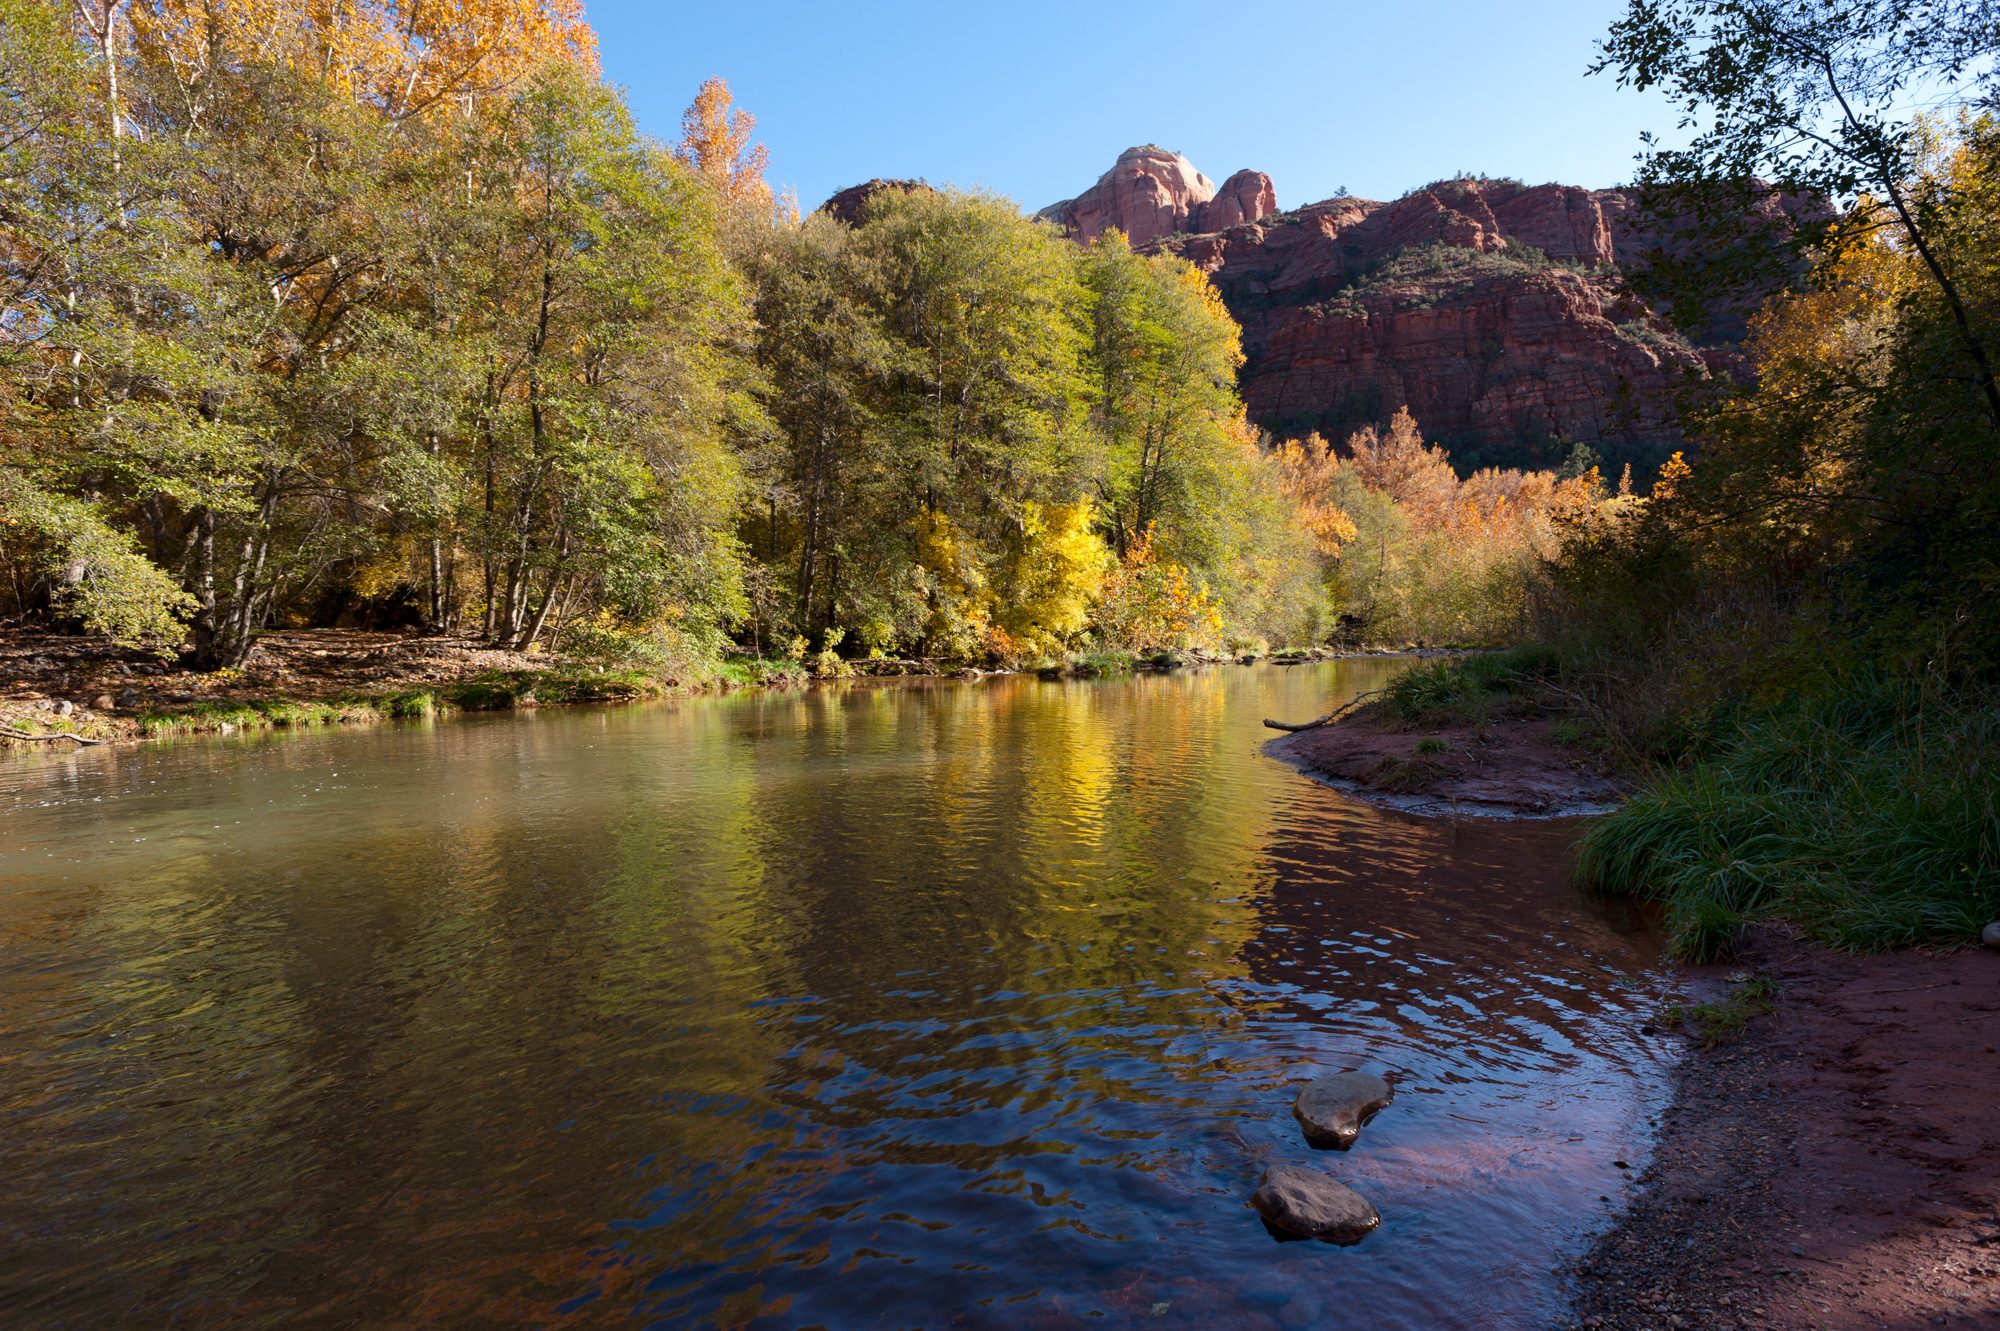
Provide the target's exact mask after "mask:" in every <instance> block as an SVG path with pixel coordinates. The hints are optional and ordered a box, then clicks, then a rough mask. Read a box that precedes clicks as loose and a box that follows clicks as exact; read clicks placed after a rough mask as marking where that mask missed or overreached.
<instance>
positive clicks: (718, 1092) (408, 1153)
mask: <svg viewBox="0 0 2000 1331" xmlns="http://www.w3.org/2000/svg"><path fill="white" fill-rule="evenodd" d="M1396 668H1397V667H1396V666H1395V665H1394V664H1393V663H1388V662H1382V661H1369V660H1360V661H1346V662H1333V663H1324V664H1319V665H1308V666H1299V667H1291V668H1285V667H1278V666H1256V667H1249V668H1243V667H1224V668H1215V669H1208V670H1202V671H1193V672H1179V673H1174V674H1170V675H1162V676H1142V677H1138V678H1133V679H1124V680H1107V681H1093V682H1083V681H1076V682H1063V683H1054V682H1045V681H1040V680H1036V679H1033V678H1018V677H1010V678H1000V679H990V680H985V681H980V682H971V683H903V684H893V685H880V686H861V685H855V686H833V687H820V688H815V689H812V690H808V691H804V692H799V693H789V694H786V693H775V694H741V695H735V696H729V697H721V698H698V699H688V700H680V701H674V702H668V703H661V704H652V705H644V706H631V707H623V708H607V709H549V710H545V711H541V712H524V713H515V714H509V715H503V716H495V717H472V718H465V719H460V720H452V721H445V722H439V723H434V724H432V723H420V722H412V723H399V724H395V725H388V726H381V727H375V728H356V729H349V730H336V731H322V732H312V733H301V734H286V733H278V734H269V735H257V736H237V737H230V738H224V739H210V740H198V741H186V742H180V743H174V744H157V745H151V746H145V747H139V748H123V749H113V748H103V749H95V750H89V751H85V752H82V753H79V754H76V755H66V756H58V755H35V756H30V757H27V758H20V759H15V760H12V761H9V762H8V763H6V764H5V765H4V766H0V1116H4V1118H0V1123H3V1124H4V1126H3V1127H0V1180H4V1183H0V1307H4V1308H6V1309H7V1310H8V1311H7V1312H6V1313H5V1314H4V1315H0V1320H4V1321H5V1322H6V1323H7V1324H8V1325H9V1326H15V1327H65V1326H74V1327H92V1328H95V1327H103V1326H112V1325H147V1326H163V1325H169V1324H172V1325H185V1326H217V1325H220V1326H287V1327H290V1326H315V1327H317V1326H326V1327H332V1326H368V1327H386V1326H420V1325H423V1326H429V1325H454V1326H455V1325H466V1326H489V1327H500V1326H577V1327H585V1326H591V1327H594V1326H648V1325H656V1326H664V1327H681V1326H751V1327H759V1328H763V1327H773V1328H775V1327H794V1326H800V1327H804V1326H823V1327H829V1328H850V1327H857V1328H858V1327H892V1326H893V1327H914V1326H931V1327H947V1326H969V1327H1009V1328H1012V1327H1065V1326H1072V1325H1084V1324H1088V1325H1096V1326H1124V1325H1142V1324H1143V1325H1147V1326H1162V1327H1166V1326H1190V1327H1204V1326H1215V1325H1227V1326H1229V1327H1230V1328H1232V1331H1253V1329H1255V1328H1265V1327H1335V1328H1345V1327H1355V1328H1361V1327H1366V1328H1371V1329H1372V1331H1389V1329H1393V1328H1408V1329H1410V1331H1429V1329H1430V1328H1438V1327H1457V1326H1468V1325H1480V1326H1482V1327H1484V1328H1489V1329H1492V1328H1511V1327H1523V1328H1527V1327H1542V1326H1546V1325H1547V1324H1548V1322H1549V1320H1550V1318H1551V1317H1552V1316H1554V1315H1555V1312H1556V1309H1557V1304H1556V1302H1555V1300H1556V1298H1557V1291H1558V1286H1557V1278H1556V1276H1555V1275H1554V1274H1552V1272H1553V1270H1554V1268H1556V1267H1558V1266H1559V1265H1560V1264H1561V1263H1562V1262H1563V1261H1564V1260H1565V1258H1572V1259H1573V1257H1574V1255H1575V1253H1576V1252H1578V1251H1579V1250H1580V1247H1581V1245H1582V1243H1583V1241H1584V1240H1585V1238H1586V1237H1587V1235H1588V1234H1589V1233H1590V1232H1591V1230H1592V1228H1593V1227H1594V1226H1598V1225H1601V1224H1602V1223H1604V1221H1605V1219H1606V1218H1607V1216H1608V1215H1609V1213H1610V1211H1611V1209H1612V1207H1613V1206H1615V1205H1616V1204H1617V1201H1618V1199H1619V1198H1620V1197H1621V1196H1622V1191H1623V1187H1624V1180H1625V1179H1626V1178H1627V1177H1628V1176H1629V1173H1630V1172H1635V1171H1636V1168H1637V1167H1638V1166H1639V1165H1640V1163H1641V1157H1642V1155H1643V1154H1644V1152H1645V1151H1646V1149H1647V1147H1646V1140H1647V1133H1648V1127H1647V1123H1648V1120H1649V1118H1650V1117H1651V1115H1652V1114H1653V1113H1654V1112H1656V1110H1657V1108H1658V1106H1659V1103H1660V1100H1661V1097H1662V1093H1663V1089H1664V1082H1665V1074H1666V1071H1667V1056H1666V1053H1665V1046H1664V1045H1663V1044H1662V1043H1661V1042H1660V1041H1659V1040H1658V1039H1656V1038H1653V1037H1649V1036H1647V1035H1646V1034H1644V1033H1643V1032H1642V1030H1641V1023H1642V1022H1643V1021H1644V1020H1645V1019H1646V1016H1647V1014H1648V1013H1650V1011H1651V1010H1652V1007H1653V1005H1654V1004H1655V1003H1656V1002H1657V1001H1658V997H1659V992H1660V986H1661V983H1662V981H1661V979H1660V977H1659V972H1658V969H1657V951H1656V946H1655V943H1654V940H1653V939H1652V938H1651V937H1650V936H1649V935H1648V934H1647V933H1646V932H1645V931H1644V930H1643V929H1641V928H1639V927H1638V926H1637V925H1636V924H1635V923H1633V922H1632V921H1629V920H1627V919H1623V918H1620V917H1619V916H1618V915H1616V914H1615V913H1613V912H1611V911H1609V910H1608V909H1606V908H1604V907H1600V906H1597V905H1594V904H1593V903H1590V902H1588V901H1586V900H1584V899H1582V898H1580V897H1579V896H1578V895H1577V894H1576V893H1575V892H1574V891H1573V890H1572V889H1571V888H1570V887H1569V886H1568V884H1567V880H1566V875H1565V860H1566V844H1567V840H1568V838H1569V836H1570V835H1571V832H1570V830H1569V829H1566V828H1564V827H1563V826H1561V825H1557V824H1549V823H1542V824H1535V823H1479V822H1470V823H1461V824H1454V823H1451V822H1446V821H1422V820H1417V819H1412V818H1410V817H1406V816H1403V815H1398V814H1393V813H1385V812H1379V811H1375V810H1372V809H1369V808H1366V807H1363V806H1361V805H1358V804H1356V803H1354V802H1353V801H1351V800H1350V799H1348V798H1346V797H1345V796H1343V795H1341V794H1339V793H1337V792H1335V791H1332V790H1329V789H1326V788H1324V787H1322V786H1320V785H1318V784H1316V783H1314V782H1313V781H1311V780H1308V779H1307V778H1305V777H1303V776H1301V775H1299V774H1298V773H1296V772H1295V771H1293V770H1292V769H1291V768H1289V767H1287V766H1285V765H1283V764H1281V763H1279V762H1277V761H1275V760H1273V759H1271V758H1268V757H1265V756H1264V755H1263V754H1262V753H1261V752H1260V746H1261V745H1262V743H1263V741H1264V740H1265V739H1267V738H1269V737H1270V732H1269V731H1267V730H1264V729H1263V728H1262V727H1261V725H1260V720H1261V718H1263V717H1265V716H1278V717H1284V718H1294V719H1302V718H1305V717H1308V716H1311V715H1315V714H1317V713H1319V712H1322V711H1325V710H1327V709H1328V707H1330V706H1331V705H1332V704H1334V703H1336V702H1338V701H1340V700H1341V699H1342V698H1344V697H1347V696H1351V695H1353V694H1354V693H1356V692H1358V691H1360V690H1362V689H1366V688H1371V687H1375V686H1376V685H1378V684H1379V683H1380V682H1381V681H1382V680H1383V679H1385V678H1387V672H1389V671H1391V670H1393V669H1396ZM1350 1066H1359V1067H1366V1068H1370V1069H1374V1070H1378V1071H1383V1072H1386V1073H1388V1074H1390V1075H1391V1076H1392V1078H1393V1079H1395V1080H1396V1081H1397V1084H1398V1091H1397V1099H1396V1102H1395V1104H1394V1105H1393V1106H1392V1107H1390V1108H1389V1109H1388V1110H1386V1111H1385V1112H1384V1113H1383V1114H1382V1115H1381V1116H1380V1117H1379V1118H1378V1119H1376V1121H1375V1122H1374V1123H1373V1124H1372V1125H1371V1126H1370V1127H1369V1128H1368V1129H1367V1130H1366V1131H1365V1132H1364V1133H1363V1135H1362V1138H1361V1140H1360V1142H1359V1143H1358V1144H1357V1145H1356V1146H1355V1148H1354V1149H1353V1150H1352V1151H1351V1152H1347V1153H1339V1152H1316V1151H1313V1150H1311V1149H1309V1148H1308V1147H1307V1146H1306V1145H1305V1143H1304V1141H1303V1140H1302V1138H1301V1137H1300V1135H1299V1132H1298V1129H1297V1127H1296V1125H1295V1124H1294V1123H1293V1121H1292V1117H1291V1114H1290V1102H1291V1098H1292V1094H1293V1093H1294V1090H1295V1087H1294V1086H1293V1083H1294V1082H1295V1081H1297V1080H1298V1079H1299V1078H1302V1077H1304V1076H1307V1075H1310V1074H1311V1073H1312V1072H1314V1071H1316V1070H1338V1069H1341V1068H1345V1067H1350ZM1278 1161H1291V1162H1300V1163H1313V1164H1319V1165H1322V1166H1324V1167H1326V1168H1327V1169H1329V1170H1330V1171H1332V1172H1334V1173H1335V1174H1337V1175H1338V1176H1339V1177H1340V1178H1341V1179H1343V1180H1344V1181H1346V1182H1348V1183H1350V1184H1351V1185H1353V1186H1354V1187H1356V1188H1358V1189H1359V1190H1361V1191H1362V1192H1363V1193H1364V1194H1366V1195H1367V1196H1368V1197H1369V1198H1370V1199H1371V1200H1372V1201H1374V1202H1375V1204H1376V1205H1377V1206H1378V1208H1379V1209H1380V1210H1381V1212H1382V1215H1383V1218H1384V1222H1383V1226H1382V1228H1381V1230H1380V1231H1378V1232H1377V1233H1376V1234H1374V1235H1373V1236H1372V1237H1370V1238H1369V1239H1367V1240H1366V1241H1365V1242H1363V1243H1361V1244H1360V1245H1358V1246H1356V1247H1353V1248H1344V1249H1343V1248H1334V1247H1330V1246H1327V1245H1324V1244H1319V1243H1313V1242H1285V1243H1280V1242H1278V1241H1276V1240H1275V1239H1274V1238H1273V1237H1272V1235H1271V1234H1270V1233H1268V1232H1267V1231H1266V1230H1265V1229H1264V1227H1263V1225H1262V1223H1261V1222H1260V1221H1259V1219H1258V1217H1257V1216H1256V1214H1255V1213H1254V1212H1252V1211H1251V1210H1249V1209H1248V1208H1247V1205H1246V1202H1247V1198H1248V1197H1249V1195H1250V1192H1251V1191H1252V1189H1253V1188H1254V1187H1255V1185H1256V1182H1257V1179H1258V1176H1259V1174H1260V1173H1261V1171H1262V1170H1263V1168H1264V1167H1265V1165H1267V1164H1269V1163H1273V1162H1278ZM1620 1162H1624V1163H1625V1164H1627V1165H1630V1166H1631V1167H1632V1169H1631V1170H1629V1171H1628V1170H1627V1169H1625V1168H1621V1167H1620Z"/></svg>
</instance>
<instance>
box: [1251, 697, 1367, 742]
mask: <svg viewBox="0 0 2000 1331" xmlns="http://www.w3.org/2000/svg"><path fill="white" fill-rule="evenodd" d="M1387 692H1388V690H1387V689H1370V690H1368V692H1366V693H1357V694H1356V695H1355V696H1354V697H1352V698H1349V699H1348V700H1347V701H1346V702H1345V703H1342V704H1341V705H1340V706H1339V707H1336V708H1334V709H1333V710H1332V711H1330V712H1328V713H1327V714H1326V715H1325V716H1322V717H1320V718H1319V719H1318V720H1317V721H1307V722H1305V723H1304V724H1303V725H1296V726H1295V725H1289V724H1287V723H1286V722H1283V721H1273V720H1272V719H1271V718H1270V717H1268V716H1267V717H1265V718H1264V724H1265V725H1266V726H1268V727H1269V728H1271V729H1272V730H1282V731H1285V732H1286V733H1288V734H1293V735H1296V734H1297V733H1298V732H1299V731H1301V730H1318V729H1319V728H1320V727H1321V726H1330V725H1332V724H1333V723H1334V722H1336V721H1338V720H1340V719H1341V718H1342V717H1344V716H1346V715H1348V714H1349V713H1351V712H1352V711H1354V709H1355V708H1357V707H1359V706H1361V704H1362V703H1364V702H1367V701H1368V700H1369V699H1370V698H1377V697H1380V696H1381V695H1382V694H1384V693H1387Z"/></svg>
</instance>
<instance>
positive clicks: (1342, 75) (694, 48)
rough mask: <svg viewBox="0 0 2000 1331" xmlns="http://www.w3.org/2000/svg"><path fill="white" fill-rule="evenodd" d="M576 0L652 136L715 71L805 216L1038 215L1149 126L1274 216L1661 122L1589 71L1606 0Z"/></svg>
mask: <svg viewBox="0 0 2000 1331" xmlns="http://www.w3.org/2000/svg"><path fill="white" fill-rule="evenodd" d="M586 3H587V13H588V16H589V18H590V20H591V22H592V24H593V25H594V26H595V27H596V29H597V32H598V36H599V39H600V41H601V43H602V48H603V59H604V70H605V74H606V76H607V77H608V78H609V79H610V80H611V81H613V82H614V83H618V84H620V85H622V86H624V87H625V88H626V89H627V91H628V92H629V94H630V97H631V103H632V107H633V110H634V111H635V112H636V113H637V115H638V117H639V121H640V124H641V125H642V126H643V127H644V128H645V129H646V130H648V131H649V132H651V133H653V134H654V135H656V136H658V137H661V138H665V139H671V138H673V137H675V136H676V135H677V133H678V125H679V120H680V112H681V109H682V108H683V107H684V106H686V105H687V103H688V101H689V100H690V99H691V98H692V97H693V96H694V92H695V89H696V88H697V87H698V86H699V85H700V83H701V81H702V80H703V79H704V78H706V77H708V76H709V75H711V74H720V75H722V76H723V77H724V78H726V79H727V80H729V85H730V88H731V89H732V90H733V91H734V92H735V94H736V100H737V103H738V105H740V106H742V107H744V108H745V109H747V110H749V111H751V112H753V113H754V114H755V115H756V116H757V119H758V133H759V137H760V139H761V140H762V141H763V142H764V143H765V144H766V145H767V146H768V147H769V149H770V153H771V178H772V180H773V181H774V182H775V183H777V184H779V185H786V184H789V185H792V186H794V187H796V188H797V190H798V195H799V202H800V204H801V205H802V206H803V207H805V208H807V209H811V208H814V207H816V206H818V204H819V203H821V202H822V201H823V200H824V199H825V198H826V197H827V195H829V194H831V193H832V192H833V191H834V190H836V189H839V188H841V187H842V186H845V185H851V184H855V183H858V182H860V181H863V180H866V179H868V178H870V177H872V176H911V177H919V178H922V179H926V180H929V181H930V182H931V183H932V184H934V185H946V184H955V185H961V186H983V187H986V188H988V189H992V190H996V191H998V192H999V193H1002V194H1005V195H1007V196H1009V197H1010V198H1013V199H1015V200H1017V201H1019V202H1020V203H1022V204H1024V205H1026V206H1027V207H1029V208H1038V207H1041V206H1043V205H1045V204H1048V203H1052V202H1054V201H1055V200H1057V199H1060V198H1064V197H1066V196H1069V195H1073V194H1076V193H1078V192H1079V191H1081V190H1083V189H1084V188H1086V187H1088V186H1089V185H1090V184H1091V182H1092V181H1094V180H1096V178H1097V177H1098V176H1099V175H1100V174H1101V173H1103V171H1104V170H1105V169H1106V168H1108V167H1109V166H1110V165H1111V163H1112V161H1113V160H1114V159H1115V158H1116V157H1117V155H1118V153H1119V152H1120V151H1121V150H1123V149H1125V148H1127V147H1130V146H1132V145H1133V144H1138V143H1149V142H1150V143H1157V144H1159V145H1161V146H1162V147H1165V148H1171V149H1174V150H1176V151H1179V152H1181V153H1183V154H1185V155H1186V156H1187V157H1188V158H1189V159H1190V160H1191V161H1193V162H1194V164H1195V165H1196V166H1197V167H1199V168H1200V169H1201V170H1202V171H1203V172H1204V173H1205V174H1206V175H1207V176H1208V177H1209V178H1210V179H1211V180H1214V181H1216V182H1217V183H1218V184H1219V183H1220V182H1221V181H1222V179H1223V177H1225V176H1227V175H1228V174H1229V173H1230V172H1232V171H1235V170H1237V169H1238V168H1240V167H1253V168H1256V169H1258V170H1261V171H1266V172H1269V173H1270V175H1271V177H1272V179H1273V180H1274V181H1275V182H1276V184H1277V188H1278V200H1279V203H1280V204H1281V205H1282V206H1284V207H1287V208H1290V207H1294V206H1296V205H1299V204H1302V203H1309V202H1312V201H1314V200H1317V199H1322V198H1325V197H1326V196H1328V195H1330V194H1332V193H1333V192H1334V191H1335V190H1336V189H1337V188H1338V187H1340V186H1342V185H1345V186H1346V187H1347V188H1348V189H1349V190H1351V191H1352V192H1354V193H1355V194H1358V195H1362V196H1364V197H1369V198H1393V197H1395V196H1396V195H1398V194H1401V193H1403V192H1404V191H1406V190H1408V189H1410V188H1412V187H1414V186H1417V185H1421V184H1424V183H1425V182H1427V181H1430V180H1434V179H1437V178H1439V177H1441V176H1449V175H1453V174H1456V173H1458V172H1461V171H1464V172H1483V173H1485V174H1488V175H1510V176H1518V177H1520V178H1522V179H1524V180H1527V181H1528V182H1529V183H1531V184H1533V183H1539V182H1542V181H1550V180H1555V181H1561V182H1563V183H1565V184H1574V185H1586V186H1592V187H1599V186H1606V185H1612V184H1616V183H1618V182H1620V181H1622V180H1624V179H1625V178H1627V176H1628V175H1629V173H1630V167H1631V162H1632V155H1633V153H1634V152H1635V151H1636V150H1637V148H1638V143H1639V132H1640V130H1642V129H1645V128H1652V129H1655V130H1660V131H1665V130H1668V129H1670V128H1671V121H1672V114H1671V112H1670V111H1669V110H1667V109H1665V108H1664V107H1663V104H1662V103H1661V102H1659V101H1658V100H1656V99H1653V98H1648V97H1641V96H1639V95H1638V94H1635V93H1631V92H1624V91H1620V90H1619V89H1618V87H1617V85H1616V84H1615V83H1614V82H1613V81H1612V79H1611V78H1610V77H1609V76H1608V75H1599V76H1596V77H1594V78H1586V77H1585V76H1584V71H1585V69H1586V68H1587V66H1588V65H1589V63H1590V61H1591V58H1592V54H1593V43H1594V42H1595V41H1596V40H1597V38H1598V37H1600V36H1601V35H1602V34H1603V32H1604V30H1605V28H1606V27H1607V25H1608V24H1609V23H1610V21H1611V20H1612V18H1613V17H1614V16H1615V15H1616V14H1618V13H1619V12H1621V11H1622V10H1623V8H1624V5H1623V3H1622V0H1531V3H1527V4H1516V5H1495V4H1491V3H1478V4H1473V3H1459V2H1458V0H1378V2H1376V3H1355V2H1354V0H1290V2H1289V3H1287V2H1286V0H1278V2H1277V3H1271V2H1269V0H1267V2H1266V3H1263V4H1243V3H1240V2H1231V0H1207V2H1206V3H1195V2H1193V0H1146V2H1145V3H1127V2H1126V0H1084V2H1082V3H1063V4H1050V3H1046V2H1045V0H1032V2H1030V0H1022V2H1020V3H1012V4H1007V3H1001V4H992V3H975V2H973V0H930V2H929V3H905V2H904V0H848V2H847V3H831V2H827V0H822V2H821V3H802V2H798V0H765V2H763V3H758V0H735V3H728V2H726V0H725V3H720V4H717V3H708V4H699V5H697V4H686V3H678V2H671V3H670V2H669V0H586Z"/></svg>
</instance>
